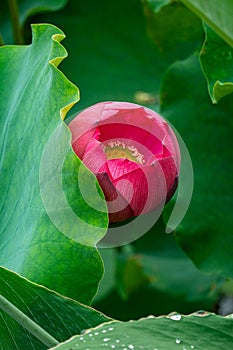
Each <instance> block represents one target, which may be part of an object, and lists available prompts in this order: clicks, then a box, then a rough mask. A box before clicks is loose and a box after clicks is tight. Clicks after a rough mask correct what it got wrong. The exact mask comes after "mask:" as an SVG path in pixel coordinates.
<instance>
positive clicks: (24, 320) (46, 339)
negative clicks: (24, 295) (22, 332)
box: [0, 295, 59, 348]
mask: <svg viewBox="0 0 233 350" xmlns="http://www.w3.org/2000/svg"><path fill="white" fill-rule="evenodd" d="M0 309H2V310H3V311H5V312H6V313H7V314H8V315H9V316H11V317H12V318H13V319H14V320H15V321H17V322H18V323H19V324H20V325H21V326H22V327H23V328H25V329H27V330H28V331H29V332H30V333H31V334H33V335H34V336H35V337H36V338H37V339H39V340H40V341H41V342H42V343H43V344H45V345H46V346H48V347H49V348H51V347H53V346H55V345H58V344H59V342H58V341H57V340H56V339H55V338H53V337H52V336H51V335H50V334H49V333H47V332H46V331H45V330H44V329H43V328H41V327H40V326H39V325H38V324H37V323H35V322H34V321H33V320H31V319H30V318H29V317H28V316H27V315H25V314H24V313H23V312H22V311H20V310H19V309H18V308H17V307H15V306H14V305H13V304H11V303H10V302H9V301H8V300H7V299H5V298H4V297H3V296H2V295H0Z"/></svg>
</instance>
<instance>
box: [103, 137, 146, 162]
mask: <svg viewBox="0 0 233 350" xmlns="http://www.w3.org/2000/svg"><path fill="white" fill-rule="evenodd" d="M104 151H105V154H106V157H107V159H117V158H126V159H129V160H131V161H132V162H135V163H139V164H144V163H145V160H144V156H143V155H142V154H141V153H139V151H138V150H137V148H136V147H134V146H126V145H125V143H124V142H121V141H118V140H117V141H111V142H109V143H108V144H107V145H106V146H105V147H104Z"/></svg>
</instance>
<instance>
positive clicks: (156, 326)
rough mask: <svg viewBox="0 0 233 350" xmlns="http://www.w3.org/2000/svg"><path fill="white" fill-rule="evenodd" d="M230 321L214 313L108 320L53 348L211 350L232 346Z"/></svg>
mask: <svg viewBox="0 0 233 350" xmlns="http://www.w3.org/2000/svg"><path fill="white" fill-rule="evenodd" d="M232 327H233V320H232V319H230V318H224V317H221V316H216V315H214V314H207V313H206V314H205V313H204V315H203V316H201V314H200V315H198V314H197V315H190V316H181V315H178V314H174V315H170V317H169V316H168V317H158V318H153V317H151V318H147V319H141V320H139V321H131V322H125V323H122V322H109V323H107V324H105V325H102V326H100V327H97V328H95V329H91V330H89V331H88V332H87V333H85V334H82V335H81V336H77V337H74V338H72V339H70V340H68V341H67V342H65V343H64V344H61V345H58V346H56V347H55V348H53V349H59V350H69V349H76V348H77V349H79V350H84V349H85V350H87V349H91V350H94V349H98V350H101V349H106V348H107V349H116V350H120V349H121V350H122V349H125V350H128V349H129V350H130V349H133V350H156V349H159V350H174V349H177V350H184V349H186V350H187V349H194V350H204V349H205V350H213V349H219V350H220V349H221V350H226V349H231V347H232V342H233V334H232Z"/></svg>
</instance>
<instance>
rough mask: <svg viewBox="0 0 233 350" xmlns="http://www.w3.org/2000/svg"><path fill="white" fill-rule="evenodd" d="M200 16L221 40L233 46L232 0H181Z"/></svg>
mask: <svg viewBox="0 0 233 350" xmlns="http://www.w3.org/2000/svg"><path fill="white" fill-rule="evenodd" d="M181 1H182V2H183V3H184V4H185V5H186V6H188V7H189V8H190V9H191V10H192V11H193V12H194V13H196V15H198V16H199V17H200V18H202V19H203V20H204V21H205V22H206V23H207V24H208V25H209V26H210V27H211V28H212V29H213V30H214V31H216V33H218V35H220V36H221V37H222V38H223V40H225V41H226V42H227V43H228V44H229V45H231V46H233V22H232V16H233V6H232V0H221V1H218V0H211V1H205V0H181Z"/></svg>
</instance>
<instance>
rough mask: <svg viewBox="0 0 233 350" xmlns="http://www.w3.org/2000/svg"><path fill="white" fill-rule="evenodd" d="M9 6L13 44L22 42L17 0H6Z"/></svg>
mask: <svg viewBox="0 0 233 350" xmlns="http://www.w3.org/2000/svg"><path fill="white" fill-rule="evenodd" d="M8 4H9V8H10V14H11V23H12V30H13V36H14V41H15V44H18V45H20V44H23V43H24V39H23V33H22V27H21V25H20V20H19V9H18V3H17V0H8Z"/></svg>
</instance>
